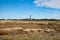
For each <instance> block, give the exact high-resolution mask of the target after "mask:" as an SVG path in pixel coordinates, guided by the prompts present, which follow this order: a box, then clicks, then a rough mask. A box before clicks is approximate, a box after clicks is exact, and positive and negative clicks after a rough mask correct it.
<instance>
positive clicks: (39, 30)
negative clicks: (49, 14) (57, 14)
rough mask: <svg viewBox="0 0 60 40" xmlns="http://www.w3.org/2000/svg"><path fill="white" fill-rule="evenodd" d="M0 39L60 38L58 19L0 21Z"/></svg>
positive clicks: (51, 39) (42, 39)
mask: <svg viewBox="0 0 60 40" xmlns="http://www.w3.org/2000/svg"><path fill="white" fill-rule="evenodd" d="M0 40H60V21H0Z"/></svg>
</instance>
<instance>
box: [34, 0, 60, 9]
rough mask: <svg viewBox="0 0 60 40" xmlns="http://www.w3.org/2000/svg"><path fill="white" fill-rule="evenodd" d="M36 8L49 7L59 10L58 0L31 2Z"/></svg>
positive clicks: (59, 0) (59, 2)
mask: <svg viewBox="0 0 60 40" xmlns="http://www.w3.org/2000/svg"><path fill="white" fill-rule="evenodd" d="M33 3H34V4H35V5H36V6H37V7H42V6H44V7H49V8H57V9H60V0H35V1H34V2H33Z"/></svg>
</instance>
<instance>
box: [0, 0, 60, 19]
mask: <svg viewBox="0 0 60 40" xmlns="http://www.w3.org/2000/svg"><path fill="white" fill-rule="evenodd" d="M30 14H31V17H32V18H35V19H60V0H0V19H24V18H29V15H30Z"/></svg>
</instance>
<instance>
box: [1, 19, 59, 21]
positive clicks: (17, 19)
mask: <svg viewBox="0 0 60 40" xmlns="http://www.w3.org/2000/svg"><path fill="white" fill-rule="evenodd" d="M0 20H22V21H60V19H0Z"/></svg>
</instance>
